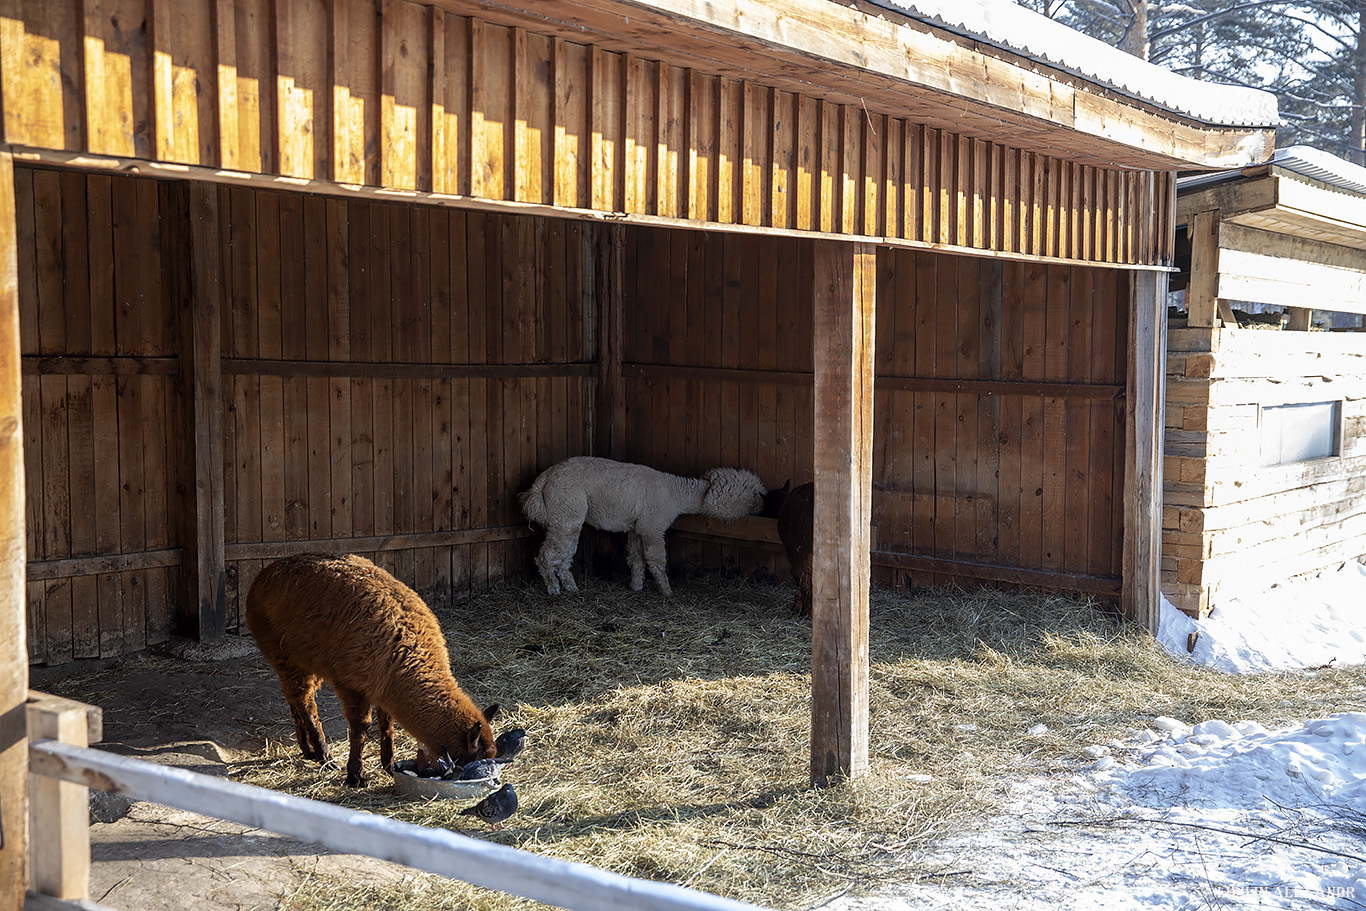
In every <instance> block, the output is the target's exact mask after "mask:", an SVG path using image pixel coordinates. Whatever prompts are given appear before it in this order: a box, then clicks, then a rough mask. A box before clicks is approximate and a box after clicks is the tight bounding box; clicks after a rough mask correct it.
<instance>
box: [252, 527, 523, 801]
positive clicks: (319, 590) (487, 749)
mask: <svg viewBox="0 0 1366 911" xmlns="http://www.w3.org/2000/svg"><path fill="white" fill-rule="evenodd" d="M246 621H247V628H248V629H249V630H250V631H251V635H252V637H253V638H254V639H255V640H256V645H257V647H258V648H260V650H261V654H262V655H264V656H265V659H266V661H268V662H269V663H270V666H271V667H273V668H274V669H275V673H276V674H277V675H278V676H279V678H280V688H281V690H282V691H283V692H284V696H285V701H286V702H287V703H288V704H289V710H290V714H291V715H292V716H293V718H294V731H295V735H296V736H297V738H298V741H299V749H300V750H301V751H302V752H303V755H304V758H305V759H315V760H317V761H319V762H322V763H324V764H325V765H330V764H331V761H330V755H329V752H328V749H327V741H326V739H325V738H324V736H323V732H322V727H321V726H320V725H319V723H318V707H317V702H316V701H315V699H314V693H316V692H317V690H318V687H319V686H320V685H321V684H322V682H323V681H327V682H328V683H330V684H331V685H332V688H333V689H334V690H335V691H336V693H337V699H338V700H339V701H340V702H341V707H342V713H343V714H344V715H345V716H346V721H347V724H348V726H349V728H350V755H349V757H348V759H347V763H346V783H347V784H348V785H351V786H353V787H355V786H359V785H360V784H363V783H364V776H363V775H362V774H361V747H362V745H363V744H364V742H365V740H366V739H367V735H366V732H367V729H368V728H369V725H370V710H371V707H372V706H373V707H374V708H375V709H376V714H377V715H378V722H379V729H380V762H381V763H382V764H383V766H384V767H385V768H386V769H387V768H388V767H389V765H390V764H391V763H392V762H393V753H394V722H395V721H396V722H398V723H399V724H400V725H402V726H403V728H404V730H406V731H407V732H408V733H409V734H411V735H412V736H413V738H414V739H415V740H417V741H418V743H420V744H421V745H422V746H423V748H424V749H425V750H426V751H427V752H428V753H431V754H432V755H435V756H441V755H443V754H445V753H449V754H450V756H451V758H452V760H453V761H454V762H456V763H457V764H459V765H463V764H464V763H466V762H469V761H471V760H474V759H484V758H492V757H493V756H494V754H495V748H494V739H493V732H492V730H491V729H490V728H489V721H490V720H491V719H492V718H493V716H494V714H495V713H496V712H497V710H498V706H496V705H495V706H490V707H489V708H488V709H486V710H484V711H482V712H481V711H480V710H479V709H478V708H477V707H476V706H475V704H474V703H473V702H472V701H471V700H470V698H469V697H468V696H467V695H465V693H464V691H463V690H461V689H460V685H459V684H458V683H457V682H456V680H455V677H454V676H452V675H451V669H450V656H449V654H448V652H447V650H446V638H445V636H444V634H443V633H442V632H441V626H440V624H438V623H437V620H436V616H435V615H434V614H433V613H432V612H431V609H430V608H428V607H427V605H426V603H425V602H423V600H422V599H421V598H420V597H418V595H417V593H416V592H414V591H413V590H412V589H411V588H409V587H408V586H406V585H404V584H403V583H402V582H400V581H399V580H398V579H396V578H394V577H393V576H392V575H390V574H389V573H388V572H385V571H384V570H383V569H380V568H379V567H378V566H376V565H375V564H374V563H371V562H370V561H369V560H366V559H365V558H364V557H357V556H354V555H346V556H340V557H330V556H323V555H320V554H304V555H300V556H296V557H288V558H286V559H283V560H278V561H276V562H275V563H272V564H271V565H269V566H267V567H266V568H265V569H264V570H262V571H261V574H260V575H259V576H257V577H256V580H255V581H254V582H253V583H252V585H251V590H250V591H249V592H248V593H247V605H246Z"/></svg>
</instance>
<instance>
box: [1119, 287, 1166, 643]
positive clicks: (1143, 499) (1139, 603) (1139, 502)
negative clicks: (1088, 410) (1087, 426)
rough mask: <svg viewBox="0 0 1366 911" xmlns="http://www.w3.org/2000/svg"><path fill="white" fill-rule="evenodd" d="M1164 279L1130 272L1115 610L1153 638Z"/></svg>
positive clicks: (1163, 374) (1163, 375) (1159, 510)
mask: <svg viewBox="0 0 1366 911" xmlns="http://www.w3.org/2000/svg"><path fill="white" fill-rule="evenodd" d="M1163 281H1165V276H1160V275H1159V274H1158V273H1156V272H1134V273H1131V278H1130V283H1129V288H1130V300H1131V301H1132V306H1131V307H1130V313H1131V314H1132V316H1131V317H1130V319H1129V375H1128V394H1127V395H1126V397H1125V401H1126V405H1125V421H1124V424H1125V438H1126V440H1127V444H1126V445H1125V447H1124V557H1123V573H1124V583H1123V588H1122V590H1121V593H1120V607H1121V609H1122V610H1123V612H1124V616H1126V617H1128V618H1130V619H1133V620H1137V621H1138V622H1139V623H1142V624H1143V625H1144V626H1146V627H1147V628H1148V629H1149V630H1151V631H1152V632H1153V633H1156V632H1157V625H1158V621H1159V620H1160V619H1161V610H1160V604H1161V601H1160V597H1161V592H1160V588H1159V586H1160V584H1161V557H1162V427H1163V424H1164V418H1163V416H1164V409H1165V407H1166V394H1165V393H1166V377H1167V373H1166V369H1165V365H1166V362H1167V320H1166V304H1165V301H1164V295H1163V293H1162V285H1163Z"/></svg>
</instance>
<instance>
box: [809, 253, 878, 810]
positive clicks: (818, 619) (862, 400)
mask: <svg viewBox="0 0 1366 911" xmlns="http://www.w3.org/2000/svg"><path fill="white" fill-rule="evenodd" d="M814 263H815V274H814V282H813V285H814V287H813V289H812V291H813V301H812V308H813V311H814V312H813V319H812V323H813V325H812V331H813V342H812V344H813V352H812V353H813V356H814V362H815V409H816V415H815V448H816V452H815V474H816V504H815V513H814V517H813V524H814V528H813V544H814V546H813V553H814V561H813V564H812V620H811V783H812V784H813V785H815V786H817V787H823V786H825V785H828V784H830V783H831V781H832V780H833V779H835V778H838V777H849V778H853V777H857V776H859V775H862V774H863V773H865V772H867V770H868V579H869V562H868V561H869V557H868V550H869V540H868V527H869V523H870V521H871V519H872V476H873V337H874V336H873V317H874V312H873V311H874V302H875V296H876V295H875V289H876V287H877V252H876V247H874V246H873V245H871V244H850V243H841V242H837V241H816V242H815V243H814Z"/></svg>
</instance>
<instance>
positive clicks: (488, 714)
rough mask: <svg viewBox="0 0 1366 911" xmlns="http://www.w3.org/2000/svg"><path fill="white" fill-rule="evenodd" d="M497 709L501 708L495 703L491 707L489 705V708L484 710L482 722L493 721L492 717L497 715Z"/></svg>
mask: <svg viewBox="0 0 1366 911" xmlns="http://www.w3.org/2000/svg"><path fill="white" fill-rule="evenodd" d="M499 708H501V706H499V705H498V703H496V702H495V703H494V704H493V705H491V706H489V707H488V708H486V709H484V720H485V721H492V720H493V716H494V715H497V714H498V709H499Z"/></svg>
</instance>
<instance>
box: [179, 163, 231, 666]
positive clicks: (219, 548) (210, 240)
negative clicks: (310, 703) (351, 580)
mask: <svg viewBox="0 0 1366 911" xmlns="http://www.w3.org/2000/svg"><path fill="white" fill-rule="evenodd" d="M185 198H186V203H187V204H188V207H189V211H188V213H187V214H188V217H189V245H190V249H189V251H188V252H189V269H190V274H189V279H190V281H189V300H188V301H185V302H184V303H183V304H182V308H183V309H182V311H181V312H182V314H183V315H184V316H186V317H188V319H187V320H186V326H185V332H184V334H183V345H184V347H183V348H182V349H181V350H182V351H183V352H184V353H185V357H184V358H183V359H182V361H183V366H184V388H185V389H186V390H188V392H189V399H190V400H189V403H188V409H187V411H188V418H189V426H188V427H186V428H185V429H186V434H187V435H186V440H187V441H188V444H189V447H190V451H189V459H188V460H187V461H188V464H187V465H186V466H185V467H186V468H187V469H189V471H190V472H191V475H190V480H191V481H192V482H193V484H192V488H191V490H192V492H191V494H190V496H188V497H187V498H186V500H187V502H186V503H185V504H184V507H185V513H186V519H187V520H188V521H189V523H190V527H189V528H187V529H185V532H186V533H185V536H184V538H183V539H182V543H183V546H184V548H185V558H184V571H183V572H182V573H181V580H182V584H183V585H184V586H185V591H184V592H183V597H182V598H181V600H180V605H181V607H180V609H181V611H182V615H181V617H180V620H181V624H182V627H183V628H184V629H185V631H186V632H190V633H192V634H193V635H194V636H195V638H196V639H197V640H198V641H201V642H202V641H205V640H207V639H215V638H218V637H219V636H222V635H223V634H224V632H226V630H227V573H226V565H225V562H224V557H223V546H224V526H223V369H222V364H221V357H222V349H223V343H222V318H221V314H222V311H223V307H222V300H221V298H222V295H223V287H222V284H221V282H220V281H219V274H218V268H219V254H220V251H219V237H218V227H219V218H218V188H217V187H216V186H213V185H212V184H203V183H192V184H188V185H187V190H186V193H185Z"/></svg>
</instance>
